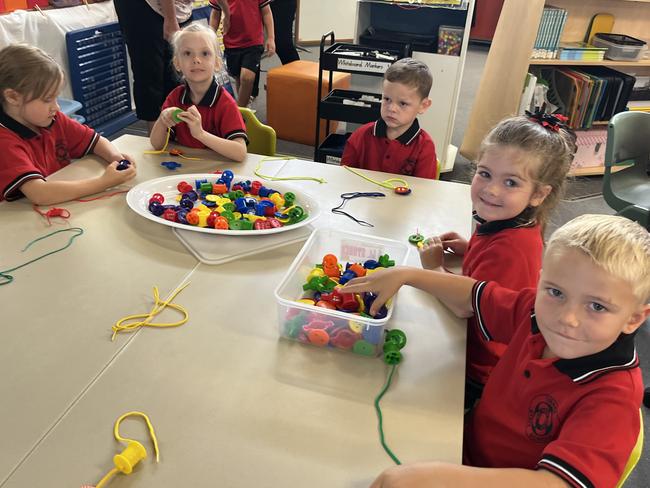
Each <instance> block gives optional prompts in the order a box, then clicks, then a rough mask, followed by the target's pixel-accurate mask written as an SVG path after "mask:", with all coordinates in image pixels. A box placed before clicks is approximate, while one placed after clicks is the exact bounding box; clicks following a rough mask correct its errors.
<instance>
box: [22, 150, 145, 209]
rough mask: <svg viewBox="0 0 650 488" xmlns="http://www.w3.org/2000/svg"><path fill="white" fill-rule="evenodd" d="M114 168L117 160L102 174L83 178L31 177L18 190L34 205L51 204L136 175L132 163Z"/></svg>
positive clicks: (107, 186) (95, 190) (102, 189)
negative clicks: (70, 179) (121, 168)
mask: <svg viewBox="0 0 650 488" xmlns="http://www.w3.org/2000/svg"><path fill="white" fill-rule="evenodd" d="M116 168H117V162H115V161H113V162H112V163H110V164H109V165H108V166H107V167H106V170H105V171H104V174H103V175H101V176H98V177H96V178H88V179H85V180H77V181H47V180H41V179H33V180H29V181H27V182H25V183H23V184H22V185H21V187H20V191H21V192H22V193H23V195H25V196H26V197H27V198H28V199H29V201H31V202H32V203H34V204H36V205H53V204H55V203H61V202H66V201H68V200H75V199H76V198H81V197H84V196H86V195H92V194H93V193H99V192H101V191H104V190H106V189H107V188H111V187H114V186H117V185H121V184H122V183H124V182H126V181H128V180H130V179H131V178H133V177H134V176H135V175H136V170H135V165H134V164H132V165H130V166H129V167H128V168H127V169H125V170H122V171H118V170H117V169H116Z"/></svg>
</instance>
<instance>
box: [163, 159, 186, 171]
mask: <svg viewBox="0 0 650 488" xmlns="http://www.w3.org/2000/svg"><path fill="white" fill-rule="evenodd" d="M160 166H164V167H166V168H167V169H168V170H171V171H174V170H176V168H180V167H181V166H183V165H182V164H181V163H177V162H176V161H163V162H162V163H160Z"/></svg>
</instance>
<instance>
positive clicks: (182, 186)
mask: <svg viewBox="0 0 650 488" xmlns="http://www.w3.org/2000/svg"><path fill="white" fill-rule="evenodd" d="M176 189H177V190H178V192H179V193H187V192H188V191H192V190H194V187H193V186H192V185H190V184H189V183H188V182H187V181H181V182H180V183H179V184H178V185H177V186H176Z"/></svg>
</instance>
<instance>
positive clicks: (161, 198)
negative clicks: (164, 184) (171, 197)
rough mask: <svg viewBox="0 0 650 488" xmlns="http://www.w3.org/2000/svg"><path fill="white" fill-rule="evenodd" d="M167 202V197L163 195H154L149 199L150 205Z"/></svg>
mask: <svg viewBox="0 0 650 488" xmlns="http://www.w3.org/2000/svg"><path fill="white" fill-rule="evenodd" d="M164 201H165V197H164V196H163V195H162V193H154V194H153V195H151V198H149V203H151V202H158V203H163V202H164Z"/></svg>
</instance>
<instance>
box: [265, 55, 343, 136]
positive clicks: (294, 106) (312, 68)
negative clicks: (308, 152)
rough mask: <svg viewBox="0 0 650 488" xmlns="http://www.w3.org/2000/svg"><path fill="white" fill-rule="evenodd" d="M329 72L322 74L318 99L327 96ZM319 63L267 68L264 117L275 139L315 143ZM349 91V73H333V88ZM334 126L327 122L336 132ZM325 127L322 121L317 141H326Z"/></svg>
mask: <svg viewBox="0 0 650 488" xmlns="http://www.w3.org/2000/svg"><path fill="white" fill-rule="evenodd" d="M328 77H329V71H323V83H322V85H321V95H320V96H321V98H322V97H324V96H325V95H327V93H328V90H327V85H328ZM317 85H318V63H315V62H313V61H294V62H292V63H288V64H285V65H282V66H278V67H277V68H273V69H270V70H269V72H268V76H267V80H266V117H267V120H268V122H267V123H268V125H270V126H271V127H273V128H274V129H275V132H276V134H277V136H278V139H284V140H287V141H293V142H299V143H301V144H308V145H310V146H311V145H313V144H314V136H315V135H316V93H317V89H316V87H317ZM335 88H338V89H349V88H350V74H349V73H337V72H335V73H334V77H333V81H332V89H335ZM336 127H337V123H336V122H333V123H330V132H335V131H336ZM325 136H326V134H325V124H324V122H323V121H321V131H320V140H321V141H322V140H323V139H324V138H325Z"/></svg>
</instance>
